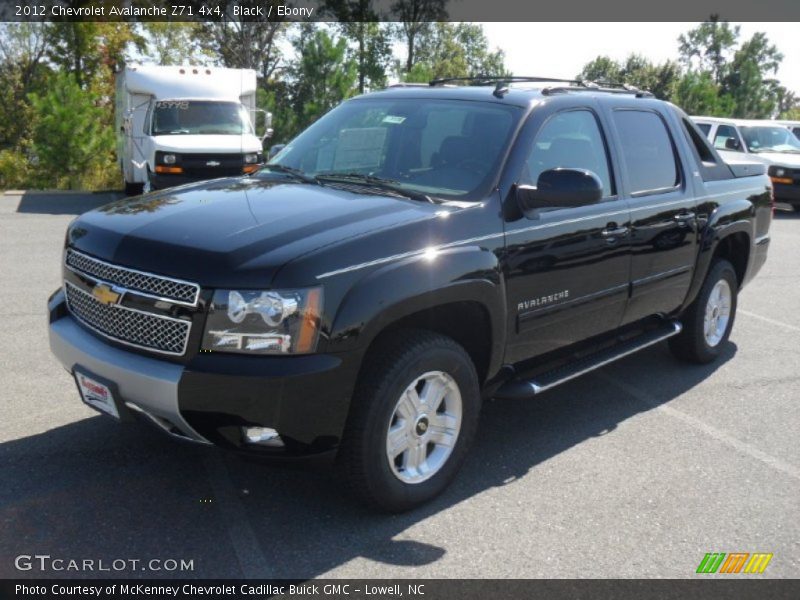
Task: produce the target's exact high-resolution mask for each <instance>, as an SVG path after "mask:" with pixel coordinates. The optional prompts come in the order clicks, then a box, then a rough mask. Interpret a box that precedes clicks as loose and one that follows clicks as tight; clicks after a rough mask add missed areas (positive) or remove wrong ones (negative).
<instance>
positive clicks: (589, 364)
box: [492, 321, 683, 400]
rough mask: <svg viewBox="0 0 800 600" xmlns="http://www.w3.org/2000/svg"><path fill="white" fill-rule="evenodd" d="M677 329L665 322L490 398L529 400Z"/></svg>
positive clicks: (678, 329) (513, 383)
mask: <svg viewBox="0 0 800 600" xmlns="http://www.w3.org/2000/svg"><path fill="white" fill-rule="evenodd" d="M681 329H683V326H682V325H681V324H680V323H679V322H678V321H669V322H668V323H666V324H664V325H663V326H662V327H659V328H658V329H656V330H654V331H648V332H647V333H643V334H642V335H639V336H637V337H635V338H632V339H630V340H627V341H625V342H622V343H620V344H617V345H616V346H612V347H611V348H606V349H604V350H600V351H598V352H595V353H594V354H590V355H588V356H584V357H583V358H580V359H578V360H576V361H574V362H571V363H568V364H566V365H564V366H561V367H558V368H556V369H553V370H552V371H547V372H545V373H541V374H539V375H537V376H536V377H534V378H532V379H528V380H523V379H512V380H511V381H508V382H507V383H504V384H503V385H502V386H500V388H499V389H498V390H497V392H495V393H494V395H493V396H492V397H493V398H496V399H498V400H513V399H517V400H518V399H524V398H530V397H531V396H535V395H536V394H541V393H542V392H544V391H547V390H549V389H550V388H554V387H556V386H557V385H560V384H562V383H565V382H567V381H569V380H570V379H575V378H576V377H580V376H581V375H583V374H584V373H588V372H589V371H594V370H595V369H599V368H600V367H603V366H605V365H607V364H609V363H612V362H614V361H615V360H619V359H620V358H623V357H624V356H628V355H629V354H633V353H634V352H638V351H639V350H641V349H642V348H647V347H648V346H652V345H653V344H657V343H659V342H661V341H664V340H666V339H667V338H671V337H672V336H673V335H678V334H679V333H680V332H681Z"/></svg>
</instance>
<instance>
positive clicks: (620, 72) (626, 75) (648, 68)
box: [578, 54, 681, 100]
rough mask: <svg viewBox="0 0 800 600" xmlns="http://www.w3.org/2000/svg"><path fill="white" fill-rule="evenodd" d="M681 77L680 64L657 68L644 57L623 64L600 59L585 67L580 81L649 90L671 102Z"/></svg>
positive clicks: (599, 57)
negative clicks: (619, 84)
mask: <svg viewBox="0 0 800 600" xmlns="http://www.w3.org/2000/svg"><path fill="white" fill-rule="evenodd" d="M680 76H681V70H680V66H679V65H678V63H676V62H672V61H667V62H665V63H662V64H659V65H656V64H653V63H652V62H650V61H649V60H647V59H646V58H645V57H643V56H641V55H640V54H631V55H629V56H628V58H626V59H625V60H624V61H621V62H617V61H615V60H613V59H611V58H609V57H608V56H598V57H597V58H595V59H594V60H593V61H591V62H589V63H587V64H586V65H585V66H584V67H583V70H582V71H581V72H580V74H579V75H578V79H580V80H583V81H593V82H596V83H599V84H601V85H602V84H603V83H604V82H608V83H625V84H628V85H632V86H634V87H637V88H639V89H642V90H648V91H650V92H652V93H653V94H654V95H655V96H656V98H661V99H662V100H671V99H672V96H673V94H674V92H675V87H676V85H677V84H678V80H679V79H680Z"/></svg>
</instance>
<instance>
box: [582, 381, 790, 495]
mask: <svg viewBox="0 0 800 600" xmlns="http://www.w3.org/2000/svg"><path fill="white" fill-rule="evenodd" d="M595 374H596V375H597V377H599V378H601V379H603V380H604V381H607V382H608V383H610V384H611V385H613V386H615V387H617V388H619V389H620V390H622V391H623V392H625V393H627V394H629V395H631V396H632V397H634V398H635V399H636V400H638V401H640V402H642V403H643V404H646V405H647V406H649V407H651V408H653V409H656V410H659V411H662V412H664V413H666V414H668V415H669V416H671V417H675V418H676V419H680V420H681V421H683V422H684V423H687V424H688V425H690V426H691V427H693V428H694V429H697V430H698V431H701V432H703V433H705V434H706V435H709V436H711V437H713V438H714V439H716V440H717V441H720V442H722V443H723V444H726V445H728V446H731V447H732V448H735V449H736V450H738V451H739V452H741V453H743V454H746V455H748V456H750V457H752V458H755V459H756V460H758V461H760V462H762V463H764V464H765V465H767V466H769V467H772V468H773V469H775V470H776V471H780V472H781V473H784V474H786V475H789V476H790V477H792V478H794V479H797V480H800V468H798V467H796V466H794V465H792V464H789V463H787V462H785V461H783V460H781V459H780V458H776V457H775V456H772V455H771V454H767V453H766V452H764V451H763V450H759V449H758V448H756V447H755V446H753V445H752V444H748V443H747V442H743V441H742V440H739V439H737V438H735V437H733V436H731V435H729V434H727V433H725V432H724V431H722V430H720V429H717V428H716V427H714V426H713V425H709V424H708V423H706V422H705V421H702V420H700V419H698V418H697V417H693V416H692V415H689V414H687V413H685V412H683V411H682V410H679V409H677V408H674V407H672V406H669V405H668V404H662V403H660V402H659V401H658V400H657V399H656V398H654V397H653V396H651V395H650V394H648V393H647V392H645V391H643V390H641V389H639V388H638V387H636V386H634V385H631V384H630V383H627V382H625V381H621V380H620V379H617V378H616V377H614V376H612V375H609V374H608V373H605V372H603V371H597V372H595Z"/></svg>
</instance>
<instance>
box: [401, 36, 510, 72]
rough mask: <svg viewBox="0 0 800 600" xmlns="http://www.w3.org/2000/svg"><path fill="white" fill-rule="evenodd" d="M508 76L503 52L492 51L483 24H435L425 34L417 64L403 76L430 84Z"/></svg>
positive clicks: (421, 38)
mask: <svg viewBox="0 0 800 600" xmlns="http://www.w3.org/2000/svg"><path fill="white" fill-rule="evenodd" d="M507 74H508V70H507V69H506V68H505V55H504V53H503V51H502V50H490V49H489V42H488V40H487V39H486V36H485V35H484V33H483V28H482V27H481V26H480V25H474V24H471V23H433V24H432V26H431V27H429V28H427V29H426V30H424V31H423V33H422V34H421V36H420V38H419V45H418V47H417V50H416V62H415V64H414V66H413V67H412V68H411V69H410V70H409V71H408V72H406V73H404V74H403V75H402V77H403V80H404V81H429V80H430V79H437V78H441V77H476V76H480V75H507ZM423 77H424V78H426V79H421V78H423Z"/></svg>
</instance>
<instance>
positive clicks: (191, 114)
mask: <svg viewBox="0 0 800 600" xmlns="http://www.w3.org/2000/svg"><path fill="white" fill-rule="evenodd" d="M151 133H152V135H202V134H209V135H211V134H215V135H242V134H252V133H253V126H252V124H251V123H250V117H249V115H248V114H247V110H246V109H245V107H244V106H242V105H241V104H239V103H237V102H214V101H210V100H159V101H157V102H156V103H155V105H154V106H153V117H152V128H151Z"/></svg>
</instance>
